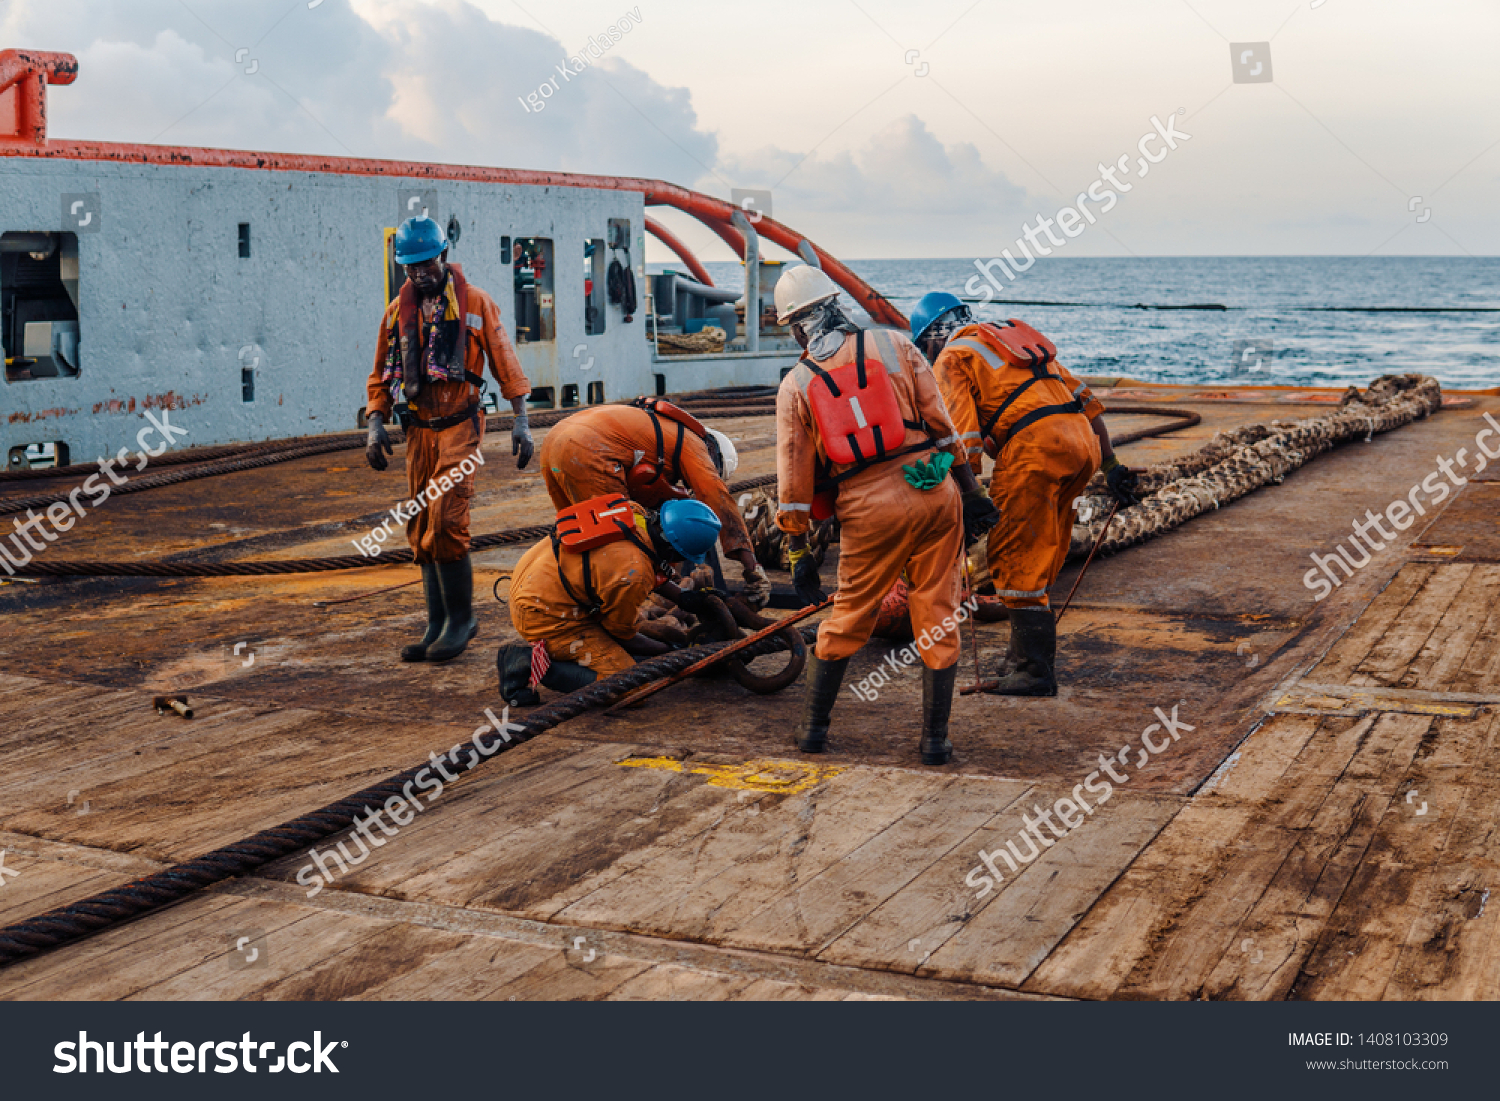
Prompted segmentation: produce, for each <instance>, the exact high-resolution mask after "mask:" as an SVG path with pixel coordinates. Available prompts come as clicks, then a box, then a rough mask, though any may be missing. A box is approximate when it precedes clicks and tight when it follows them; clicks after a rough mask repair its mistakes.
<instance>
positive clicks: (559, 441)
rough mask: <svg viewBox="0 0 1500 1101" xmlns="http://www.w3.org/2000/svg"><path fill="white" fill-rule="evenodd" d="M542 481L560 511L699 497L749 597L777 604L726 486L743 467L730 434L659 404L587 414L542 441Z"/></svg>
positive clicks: (758, 603) (642, 402)
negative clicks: (592, 503) (587, 504)
mask: <svg viewBox="0 0 1500 1101" xmlns="http://www.w3.org/2000/svg"><path fill="white" fill-rule="evenodd" d="M541 460H542V480H543V481H544V482H545V483H546V485H547V493H548V495H549V496H551V498H552V504H553V505H554V506H555V507H556V508H559V509H564V508H567V507H568V506H569V505H576V504H578V503H579V502H580V501H587V500H589V499H590V498H593V497H598V496H601V495H603V494H608V493H619V494H622V495H624V496H626V497H629V498H630V499H631V500H633V501H636V502H637V503H639V504H642V505H645V506H646V507H647V508H660V507H661V506H662V505H663V504H664V503H665V502H667V501H670V500H679V499H684V498H686V497H687V496H688V494H687V493H686V492H684V491H683V490H682V489H681V488H679V484H681V483H685V484H686V486H687V489H688V490H691V492H692V496H693V497H696V498H697V499H698V500H700V501H702V502H703V503H704V504H706V505H707V506H708V507H709V508H711V509H713V511H714V514H715V515H716V516H718V518H719V523H720V524H721V525H723V535H722V538H723V541H724V553H725V554H726V555H727V556H728V557H730V558H733V559H735V560H736V561H737V562H739V563H740V565H741V567H743V569H744V584H745V588H744V591H743V593H741V596H742V597H743V598H744V600H745V602H746V603H747V604H749V605H750V606H751V607H752V608H760V607H763V606H764V605H765V604H766V602H767V601H768V600H769V599H770V596H771V581H770V578H768V577H767V576H766V571H765V570H763V569H762V568H761V566H760V563H758V562H756V560H755V551H754V549H753V548H752V546H751V543H750V531H749V529H748V528H747V527H746V526H745V521H744V519H743V517H741V516H740V510H739V508H738V507H737V506H736V505H735V503H734V498H733V497H731V496H730V495H729V490H728V488H727V487H726V486H725V484H724V483H725V482H726V481H727V480H728V479H729V478H731V477H733V476H734V469H735V467H736V466H737V465H738V464H739V458H738V456H737V455H736V453H735V448H734V444H733V443H731V442H730V440H729V437H728V436H726V435H724V433H722V432H719V431H717V430H715V429H713V428H707V427H705V426H704V425H703V424H702V423H701V422H700V421H699V420H698V419H697V418H696V417H694V416H693V415H692V414H691V413H688V412H685V411H684V410H682V409H679V408H677V407H676V406H675V405H672V404H671V403H670V402H668V401H665V400H662V399H659V398H637V399H636V400H635V402H634V403H632V404H630V405H599V406H595V407H593V408H591V409H581V410H579V411H578V412H577V413H574V414H573V415H572V416H570V417H568V418H566V419H565V420H563V421H562V422H561V423H560V424H558V425H556V426H555V427H553V428H552V429H550V430H549V431H548V433H547V436H546V438H545V439H544V440H543V441H542V452H541Z"/></svg>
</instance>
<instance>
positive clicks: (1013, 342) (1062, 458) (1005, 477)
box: [911, 291, 1138, 696]
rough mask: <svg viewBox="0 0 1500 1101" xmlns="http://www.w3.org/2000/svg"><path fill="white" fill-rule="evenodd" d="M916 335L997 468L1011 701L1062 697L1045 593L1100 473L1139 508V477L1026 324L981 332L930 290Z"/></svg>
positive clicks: (972, 449)
mask: <svg viewBox="0 0 1500 1101" xmlns="http://www.w3.org/2000/svg"><path fill="white" fill-rule="evenodd" d="M911 330H912V335H913V337H914V339H915V340H916V342H917V344H918V345H919V346H920V347H921V348H922V350H923V352H925V353H926V355H927V358H928V359H930V360H931V361H932V364H933V371H934V373H935V374H936V375H937V381H938V385H939V386H940V387H941V388H942V392H943V400H944V401H945V402H946V403H947V406H948V410H949V412H951V413H952V414H953V423H954V425H955V426H956V427H957V429H958V431H959V433H960V436H961V438H962V440H963V443H964V450H965V452H966V456H967V458H968V462H969V466H970V468H971V469H972V470H973V472H974V474H975V475H978V474H979V473H980V463H981V460H982V458H983V455H984V454H988V455H990V456H991V457H992V458H993V459H994V460H995V469H994V473H993V474H992V476H991V478H990V497H991V498H992V499H993V500H994V502H995V504H996V505H997V506H998V507H999V510H1000V517H1001V519H1000V524H999V526H998V527H997V528H996V529H995V530H994V531H993V532H991V533H990V537H989V565H990V576H991V577H992V578H993V579H994V582H995V588H996V590H997V592H998V595H999V596H1000V598H1001V600H1002V601H1003V602H1004V604H1005V606H1006V608H1008V609H1009V611H1010V632H1011V634H1010V650H1009V653H1008V654H1007V656H1006V658H1005V659H1004V660H1003V661H1002V662H1001V665H1000V669H999V678H1000V683H999V686H998V687H997V688H995V689H993V691H995V692H996V693H997V694H999V695H1003V696H1055V695H1057V675H1056V667H1057V622H1056V620H1055V619H1054V618H1053V615H1052V608H1051V605H1050V604H1049V603H1048V600H1047V590H1048V589H1049V588H1051V587H1052V585H1053V584H1054V583H1055V582H1056V581H1057V575H1058V574H1059V573H1060V572H1061V571H1062V567H1063V563H1064V562H1065V561H1066V560H1067V557H1068V546H1069V544H1070V543H1071V541H1072V536H1073V502H1074V500H1075V499H1076V498H1077V497H1078V496H1079V494H1081V493H1082V492H1083V490H1084V487H1085V486H1087V485H1088V483H1089V479H1090V478H1092V477H1093V476H1094V472H1095V471H1097V470H1099V469H1100V462H1101V459H1102V462H1103V469H1104V470H1105V471H1106V473H1107V475H1108V479H1109V489H1110V492H1111V493H1113V494H1114V495H1115V497H1116V499H1118V500H1119V501H1120V502H1121V503H1122V504H1124V505H1131V504H1136V503H1138V502H1137V501H1136V498H1135V497H1134V495H1133V491H1134V489H1135V486H1136V475H1135V474H1134V472H1132V471H1131V470H1130V468H1129V467H1127V466H1125V465H1123V464H1122V463H1121V462H1120V460H1119V459H1118V458H1116V457H1115V453H1114V448H1113V446H1112V445H1111V444H1110V440H1109V429H1108V428H1107V427H1106V426H1105V424H1104V416H1103V413H1104V406H1103V405H1102V404H1101V403H1100V401H1099V400H1098V399H1097V398H1096V397H1094V395H1093V393H1092V392H1090V390H1089V388H1088V387H1087V386H1085V385H1084V384H1083V383H1082V382H1079V381H1078V379H1076V378H1074V377H1073V375H1072V374H1071V373H1070V372H1069V371H1068V369H1067V368H1066V367H1064V366H1063V365H1062V364H1060V363H1058V362H1056V359H1055V356H1056V354H1057V349H1056V348H1055V347H1053V345H1052V342H1051V341H1049V340H1048V339H1047V338H1046V337H1044V336H1042V334H1041V333H1039V332H1037V331H1036V330H1035V329H1033V328H1031V326H1029V325H1027V324H1026V323H1025V322H1021V321H1010V322H1007V323H1001V324H998V325H997V324H989V323H985V324H976V323H975V322H974V318H973V317H972V315H971V314H970V313H969V308H968V307H967V306H965V305H964V304H963V303H962V302H961V301H959V300H958V299H957V298H956V297H954V296H953V295H951V294H945V293H942V292H939V291H934V292H933V293H931V294H928V295H925V296H924V297H923V298H922V300H921V301H920V302H918V303H917V307H916V309H915V310H913V311H912V317H911Z"/></svg>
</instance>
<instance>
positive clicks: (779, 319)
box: [776, 264, 839, 325]
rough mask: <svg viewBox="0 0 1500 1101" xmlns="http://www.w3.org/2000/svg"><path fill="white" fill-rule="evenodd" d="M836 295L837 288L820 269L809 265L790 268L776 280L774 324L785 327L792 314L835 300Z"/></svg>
mask: <svg viewBox="0 0 1500 1101" xmlns="http://www.w3.org/2000/svg"><path fill="white" fill-rule="evenodd" d="M838 293H839V289H838V287H837V286H835V285H834V282H833V280H832V279H830V278H828V276H826V275H824V274H823V272H822V270H821V269H819V268H815V267H813V266H812V265H811V264H801V265H799V266H798V267H795V268H792V269H791V270H790V271H788V272H786V273H785V274H784V275H782V277H781V278H780V279H778V280H776V323H777V324H778V325H785V324H786V323H787V322H788V321H789V320H791V317H792V315H793V314H796V313H801V312H802V311H803V310H805V309H807V307H809V306H816V305H817V304H818V303H819V302H826V301H828V299H830V298H837V297H838Z"/></svg>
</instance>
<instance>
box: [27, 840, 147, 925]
mask: <svg viewBox="0 0 1500 1101" xmlns="http://www.w3.org/2000/svg"><path fill="white" fill-rule="evenodd" d="M3 865H4V869H5V870H4V872H0V925H9V924H10V923H11V922H16V921H22V920H24V919H26V918H29V917H35V916H36V915H37V914H43V913H46V912H47V911H48V910H51V909H54V908H55V907H58V906H66V905H68V904H69V903H73V902H77V901H79V900H80V899H84V898H88V897H89V895H92V894H94V893H96V892H98V891H107V890H109V889H110V888H111V887H118V886H119V885H120V884H121V883H128V882H130V880H131V879H132V878H134V877H133V876H131V875H129V874H128V873H124V872H114V871H106V870H104V869H101V868H93V867H89V866H88V865H85V864H73V863H68V862H65V861H61V860H43V859H37V858H35V857H29V856H24V855H22V854H20V853H17V852H13V851H11V850H6V851H5V852H4V854H3ZM9 873H15V874H13V875H12V874H9Z"/></svg>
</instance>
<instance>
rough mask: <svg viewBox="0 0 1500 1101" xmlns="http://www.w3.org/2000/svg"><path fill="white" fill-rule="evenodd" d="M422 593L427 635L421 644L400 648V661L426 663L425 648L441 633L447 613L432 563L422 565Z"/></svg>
mask: <svg viewBox="0 0 1500 1101" xmlns="http://www.w3.org/2000/svg"><path fill="white" fill-rule="evenodd" d="M422 593H423V595H425V596H426V597H427V633H426V634H425V635H423V636H422V641H421V642H414V643H412V644H411V645H410V646H403V647H401V660H402V661H426V660H427V647H429V646H431V645H432V644H433V643H434V642H436V641H437V637H438V635H440V634H442V633H443V624H444V623H446V622H447V620H448V612H447V610H446V609H445V608H444V607H443V590H442V588H441V587H440V586H439V585H438V575H437V566H436V565H435V564H434V563H432V562H423V563H422Z"/></svg>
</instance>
